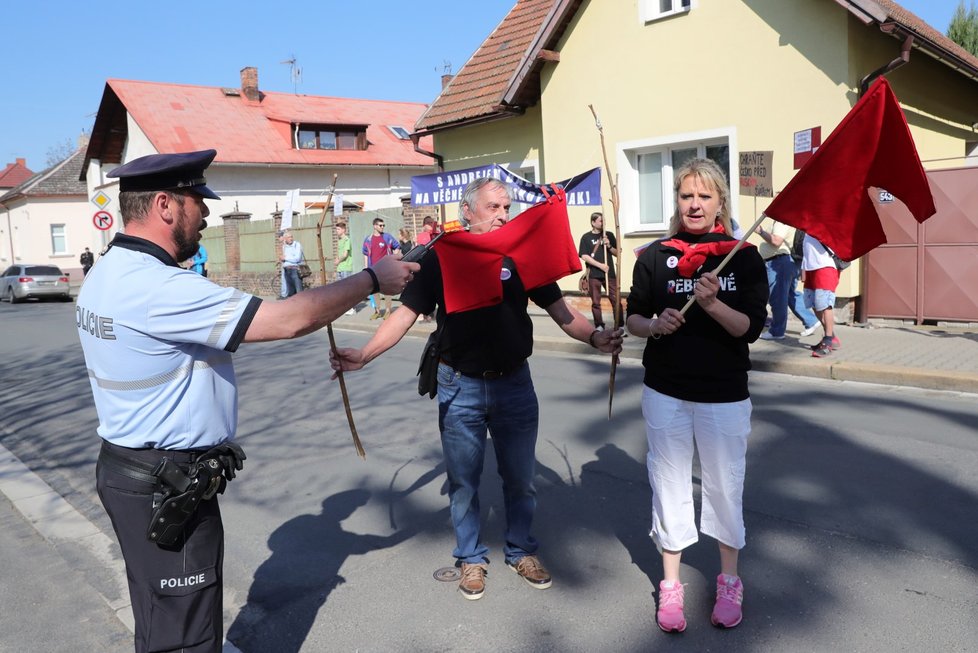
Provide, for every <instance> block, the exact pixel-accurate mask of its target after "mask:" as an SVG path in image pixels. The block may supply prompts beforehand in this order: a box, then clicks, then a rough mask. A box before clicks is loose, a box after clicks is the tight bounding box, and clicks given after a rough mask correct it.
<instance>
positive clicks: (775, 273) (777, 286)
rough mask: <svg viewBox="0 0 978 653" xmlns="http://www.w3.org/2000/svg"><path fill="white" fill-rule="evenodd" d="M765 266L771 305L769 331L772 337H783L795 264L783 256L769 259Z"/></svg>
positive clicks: (786, 324)
mask: <svg viewBox="0 0 978 653" xmlns="http://www.w3.org/2000/svg"><path fill="white" fill-rule="evenodd" d="M764 265H765V267H766V268H767V287H768V290H770V297H769V298H768V303H769V304H770V305H771V327H770V328H769V329H768V331H770V332H771V335H772V336H775V337H781V336H783V335H784V331H785V328H786V327H787V326H788V298H789V295H790V293H791V288H790V287H789V286H788V283H789V281H790V280H791V275H792V272H793V271H794V267H795V264H794V261H793V260H792V259H791V257H790V256H786V255H782V256H775V257H774V258H772V259H769V260H768V261H767V262H766V263H765V264H764Z"/></svg>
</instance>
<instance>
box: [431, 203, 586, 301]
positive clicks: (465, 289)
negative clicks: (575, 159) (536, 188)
mask: <svg viewBox="0 0 978 653" xmlns="http://www.w3.org/2000/svg"><path fill="white" fill-rule="evenodd" d="M544 193H545V194H547V191H546V190H544ZM575 245H576V243H574V238H573V237H572V236H571V233H570V222H569V220H568V217H567V201H566V196H565V194H564V191H563V190H560V189H555V191H554V193H552V194H548V198H547V200H546V201H544V202H540V203H539V204H535V205H534V206H531V207H530V208H529V209H527V210H526V211H523V212H522V213H520V214H519V215H518V216H516V217H515V218H513V219H512V220H510V221H509V222H508V223H507V224H506V225H504V226H503V227H500V228H499V229H495V230H493V231H490V232H489V233H484V234H471V233H466V232H458V233H452V234H448V235H447V236H445V238H443V239H442V240H440V241H439V242H438V244H436V245H435V251H436V252H437V253H438V260H439V262H440V263H441V271H442V286H443V288H444V290H445V310H446V311H447V312H449V313H456V312H459V311H470V310H473V309H476V308H482V307H484V306H492V305H494V304H498V303H500V302H501V301H502V300H503V283H502V279H501V271H502V267H503V257H509V258H511V259H512V260H513V262H514V263H515V264H516V269H517V271H518V272H519V276H520V280H521V281H522V282H523V287H524V288H526V289H527V290H532V289H534V288H538V287H540V286H542V285H544V284H547V283H550V282H553V281H557V280H558V279H561V278H563V277H565V276H567V275H568V274H573V273H574V272H580V271H581V259H580V258H578V256H577V247H576V246H575Z"/></svg>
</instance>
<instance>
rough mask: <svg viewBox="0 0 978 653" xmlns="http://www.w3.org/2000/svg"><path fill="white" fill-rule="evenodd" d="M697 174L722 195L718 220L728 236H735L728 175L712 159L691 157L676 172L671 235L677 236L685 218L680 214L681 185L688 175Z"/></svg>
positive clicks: (697, 176) (698, 177) (670, 223)
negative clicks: (674, 205) (731, 217)
mask: <svg viewBox="0 0 978 653" xmlns="http://www.w3.org/2000/svg"><path fill="white" fill-rule="evenodd" d="M690 175H695V176H696V178H697V179H699V180H700V181H701V182H703V184H705V185H706V186H707V187H711V188H712V189H713V190H714V191H716V192H717V194H718V195H719V196H720V214H719V215H718V216H717V220H719V221H720V224H722V225H723V232H724V233H725V234H727V235H728V236H733V224H732V223H731V222H730V186H728V185H727V176H726V175H725V174H723V170H721V169H720V166H718V165H717V164H716V161H713V160H712V159H690V160H689V161H687V162H686V163H684V164H683V165H682V166H681V167H680V168H679V169H678V170H677V171H676V174H675V180H674V181H675V183H674V184H673V201H674V202H675V203H676V210H675V211H674V212H673V214H672V219H671V220H670V221H669V234H668V235H669V236H675V235H676V234H677V233H679V232H680V231H681V230H682V227H683V219H682V216H681V215H679V187H680V186H681V185H682V183H683V181H684V180H685V179H686V177H689V176H690Z"/></svg>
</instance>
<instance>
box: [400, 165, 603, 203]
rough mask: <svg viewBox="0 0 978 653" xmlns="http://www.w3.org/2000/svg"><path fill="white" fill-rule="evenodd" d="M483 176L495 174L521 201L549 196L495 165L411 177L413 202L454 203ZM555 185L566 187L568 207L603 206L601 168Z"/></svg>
mask: <svg viewBox="0 0 978 653" xmlns="http://www.w3.org/2000/svg"><path fill="white" fill-rule="evenodd" d="M481 177H492V178H493V179H498V180H499V181H502V182H503V183H505V184H508V185H509V187H510V188H511V189H512V191H513V199H514V200H515V201H517V202H520V203H521V204H537V203H538V202H543V201H544V200H546V199H547V198H546V196H545V195H544V194H543V193H542V192H541V191H540V185H539V184H536V183H534V182H532V181H530V180H528V179H524V178H523V177H520V176H519V175H517V174H514V173H512V172H510V171H509V170H507V169H506V168H504V167H502V166H500V165H496V164H492V165H487V166H480V167H478V168H466V169H465V170H451V171H449V172H438V173H435V174H432V175H416V176H414V177H411V204H412V205H413V206H428V205H432V204H454V203H456V202H458V201H459V200H460V199H461V197H462V191H463V190H465V187H466V186H468V185H469V183H470V182H472V181H473V180H475V179H479V178H481ZM548 185H549V184H548ZM553 185H554V186H557V187H558V188H562V189H564V192H565V193H566V194H567V204H568V206H601V168H592V169H591V170H588V171H587V172H582V173H580V174H578V175H574V176H573V177H571V178H570V179H564V180H563V181H558V182H554V183H553Z"/></svg>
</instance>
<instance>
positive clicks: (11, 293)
mask: <svg viewBox="0 0 978 653" xmlns="http://www.w3.org/2000/svg"><path fill="white" fill-rule="evenodd" d="M7 301H8V302H10V303H11V304H19V303H20V302H21V301H22V300H21V299H20V298H19V297H17V295H15V294H14V289H13V287H12V286H7Z"/></svg>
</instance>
